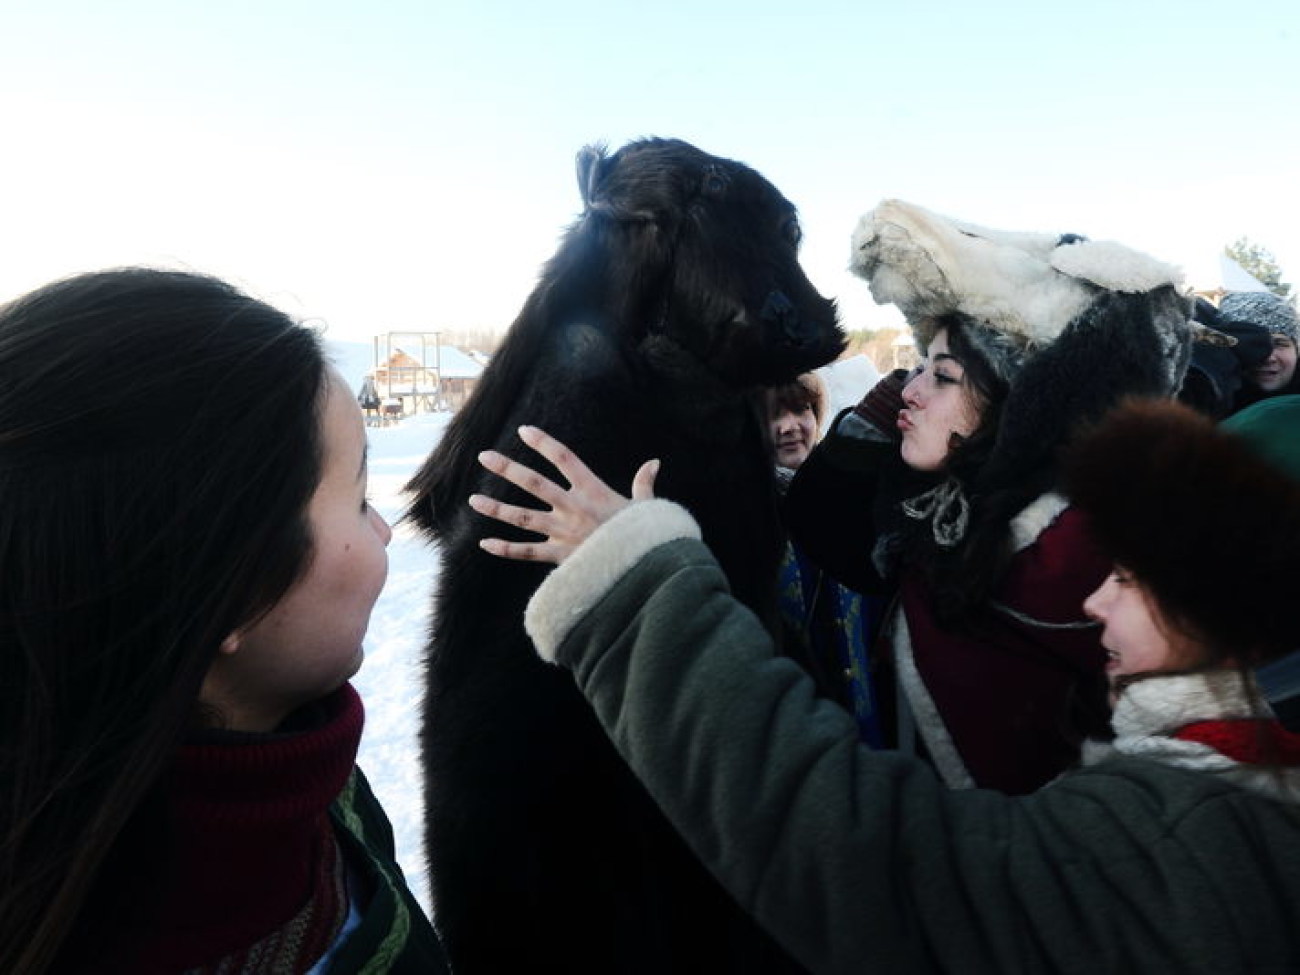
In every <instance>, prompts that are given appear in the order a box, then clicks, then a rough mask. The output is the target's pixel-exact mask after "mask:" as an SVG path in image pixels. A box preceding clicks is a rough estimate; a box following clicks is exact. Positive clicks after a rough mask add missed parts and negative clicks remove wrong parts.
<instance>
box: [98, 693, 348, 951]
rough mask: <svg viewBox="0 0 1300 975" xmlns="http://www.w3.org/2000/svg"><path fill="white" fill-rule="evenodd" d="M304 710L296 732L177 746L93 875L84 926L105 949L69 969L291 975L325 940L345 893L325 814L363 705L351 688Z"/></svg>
mask: <svg viewBox="0 0 1300 975" xmlns="http://www.w3.org/2000/svg"><path fill="white" fill-rule="evenodd" d="M310 710H311V711H312V712H314V713H312V714H311V715H310V717H309V719H308V722H307V723H308V725H309V726H308V727H305V728H304V729H303V730H300V731H284V732H277V733H274V734H269V735H254V734H243V733H231V732H205V733H203V734H202V735H201V736H200V737H198V738H196V739H195V740H193V741H192V742H190V743H188V744H186V745H185V746H184V747H183V748H182V749H181V750H180V753H179V754H178V756H177V758H176V761H175V763H174V765H173V766H172V768H171V769H170V770H169V772H168V773H167V775H166V776H165V777H164V779H163V781H162V782H161V784H160V787H159V789H158V790H157V792H156V793H155V798H154V799H153V800H151V801H150V802H148V803H146V804H145V806H144V807H143V808H142V809H141V810H140V813H139V814H138V815H137V816H136V817H135V818H134V819H133V820H132V823H131V825H130V827H128V830H127V831H125V833H124V835H123V837H122V839H121V842H119V844H118V846H117V848H116V849H115V854H114V857H113V859H112V861H111V862H110V864H109V865H108V869H107V870H106V872H105V876H104V877H103V878H102V882H101V884H100V887H99V890H98V896H97V897H96V912H97V914H98V915H99V916H98V917H97V918H92V919H90V920H91V922H92V923H91V927H92V929H93V930H95V931H96V932H97V933H98V934H99V935H102V936H103V938H104V939H105V941H106V942H107V944H108V945H111V946H112V950H111V951H105V950H104V948H105V947H106V946H105V945H96V946H95V947H94V948H89V947H88V952H89V951H93V952H95V957H93V958H88V959H87V967H85V968H79V970H82V971H94V972H119V971H120V972H127V971H129V972H132V973H153V972H158V973H162V972H168V973H177V972H204V971H213V970H216V969H217V968H218V966H220V967H221V968H222V970H225V971H239V972H248V973H254V972H277V973H279V972H301V971H306V970H307V969H308V968H309V967H310V966H311V965H312V964H313V963H314V962H315V961H316V960H318V959H319V958H320V957H321V955H323V954H324V953H325V951H326V950H327V949H328V948H329V946H330V945H331V944H333V942H334V941H335V939H336V938H337V936H338V933H339V931H340V930H341V928H342V924H343V921H344V919H345V918H346V916H347V910H348V899H347V891H346V884H345V879H344V878H345V870H344V867H343V863H342V859H341V855H340V852H339V847H338V843H337V840H336V839H335V835H334V830H333V827H332V825H331V823H330V820H329V815H328V810H329V806H330V804H331V803H332V802H333V801H334V799H335V798H337V797H338V795H339V793H340V792H341V791H342V789H343V787H344V786H345V785H346V783H347V780H348V777H349V776H350V775H351V774H352V770H353V768H354V767H355V762H356V753H357V747H358V745H359V744H360V741H361V729H362V724H363V722H364V711H363V709H362V705H361V699H360V697H359V696H358V695H357V693H356V691H355V690H354V689H353V688H352V686H351V685H345V686H344V687H342V688H340V689H339V690H338V691H337V692H335V693H334V694H332V695H331V696H330V697H329V698H327V699H325V700H323V701H321V702H318V703H317V704H316V705H314V706H312V709H310ZM299 720H300V721H301V714H300V715H299ZM94 940H96V941H98V940H99V939H98V938H95V939H94ZM250 949H255V950H250Z"/></svg>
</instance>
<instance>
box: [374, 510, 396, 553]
mask: <svg viewBox="0 0 1300 975" xmlns="http://www.w3.org/2000/svg"><path fill="white" fill-rule="evenodd" d="M370 513H371V514H372V515H373V516H374V519H375V533H376V534H378V535H379V537H380V539H381V540H382V541H383V543H384V548H387V547H388V543H389V542H391V541H392V540H393V527H392V525H390V524H389V523H388V520H387V519H386V518H385V517H384V516H383V515H381V514H380V513H379V512H378V511H376V510H375V509H374V508H371V509H370Z"/></svg>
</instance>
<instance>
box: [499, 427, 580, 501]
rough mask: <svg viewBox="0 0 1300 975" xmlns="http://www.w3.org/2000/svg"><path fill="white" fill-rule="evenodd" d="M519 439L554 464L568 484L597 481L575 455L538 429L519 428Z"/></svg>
mask: <svg viewBox="0 0 1300 975" xmlns="http://www.w3.org/2000/svg"><path fill="white" fill-rule="evenodd" d="M519 439H520V440H522V441H523V442H524V443H526V444H527V445H528V446H530V447H532V448H533V450H535V451H537V452H538V453H539V454H541V455H542V456H543V457H545V458H546V459H547V460H549V461H550V462H551V463H552V464H554V465H555V469H556V470H557V471H559V472H560V473H561V474H563V475H564V478H565V480H567V481H568V482H569V483H570V484H578V483H585V482H588V481H591V480H599V479H598V478H597V477H596V475H595V474H593V473H592V472H591V468H590V467H588V466H587V465H586V464H584V463H583V462H582V459H581V458H580V457H578V455H577V454H575V453H574V452H573V451H572V450H570V449H569V448H568V447H566V446H565V445H564V444H562V443H560V441H558V440H556V439H555V438H554V437H552V436H551V435H550V434H549V433H547V432H546V431H545V430H543V429H541V428H540V427H531V426H527V425H525V426H521V427H520V428H519ZM521 487H522V485H521Z"/></svg>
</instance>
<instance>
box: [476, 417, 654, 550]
mask: <svg viewBox="0 0 1300 975" xmlns="http://www.w3.org/2000/svg"><path fill="white" fill-rule="evenodd" d="M519 439H520V440H522V441H523V442H524V443H525V444H527V445H528V446H529V447H531V448H533V450H535V451H537V452H538V453H539V454H541V455H542V456H543V457H545V458H546V459H547V460H549V461H550V462H551V463H552V464H554V465H555V468H556V470H558V471H559V472H560V473H561V474H562V475H563V476H564V478H565V480H567V481H568V482H569V485H570V486H569V488H568V490H565V489H564V488H561V487H560V486H559V485H557V484H555V483H554V482H553V481H550V480H548V479H547V478H545V477H543V476H542V475H541V474H539V473H537V471H535V470H533V469H532V468H531V467H527V466H525V465H524V464H520V463H518V462H517V461H513V460H511V459H510V458H508V457H506V456H505V455H504V454H499V453H497V452H496V451H495V450H485V451H483V453H481V454H479V455H478V460H479V463H480V464H482V465H483V466H484V467H486V468H487V469H488V470H489V471H491V472H492V473H493V474H496V475H498V476H499V477H503V478H505V479H506V480H507V481H509V482H510V483H511V484H513V485H515V486H516V487H519V488H522V489H523V490H525V491H527V492H528V493H529V494H531V495H532V496H533V497H535V498H536V499H537V500H538V501H541V502H543V503H544V504H547V505H550V509H549V510H547V511H539V510H537V509H536V508H521V507H519V506H518V505H513V504H506V503H505V502H503V501H498V500H496V499H495V498H489V497H487V496H486V495H483V494H471V495H470V497H469V506H470V507H471V508H473V509H474V510H475V511H477V512H478V513H479V514H481V515H484V516H486V517H488V518H492V519H494V520H496V521H500V522H504V523H505V524H507V525H514V526H515V527H516V528H522V529H524V530H525V531H530V532H536V533H537V534H539V535H543V536H545V540H544V541H541V542H507V541H505V540H504V539H501V538H484V539H482V540H481V541H480V542H479V547H480V548H482V549H483V551H485V552H488V553H490V554H492V555H496V556H499V557H501V558H503V559H517V560H520V561H525V562H550V563H551V564H552V565H559V564H560V563H561V562H563V561H564V560H565V559H567V558H568V557H569V556H570V555H572V554H573V550H574V549H576V548H577V547H578V546H579V545H581V544H582V543H583V542H584V541H586V539H587V537H588V536H590V535H591V533H592V532H594V531H595V530H596V529H597V528H599V527H600V526H601V525H603V524H604V523H605V522H607V521H609V519H610V518H612V517H613V516H614V515H616V514H617V513H618V512H620V511H622V510H623V509H624V508H626V507H627V506H628V505H629V504H631V503H632V501H647V500H649V499H650V498H653V497H654V483H655V476H656V475H657V474H658V473H659V461H657V460H648V461H646V462H645V463H644V464H642V465H641V467H640V469H639V470H638V471H637V472H636V476H635V477H634V478H633V479H632V497H631V499H630V500H629V499H628V498H625V497H624V496H623V495H621V494H619V493H618V492H617V491H615V490H614V489H613V488H611V487H610V486H609V485H608V484H606V483H605V482H604V481H602V480H601V479H600V478H598V477H597V476H596V475H595V474H593V473H592V472H591V468H589V467H588V466H587V465H586V464H584V463H583V462H582V460H581V459H580V458H579V457H578V455H577V454H575V453H574V452H573V451H572V450H570V449H569V448H568V447H566V446H565V445H564V444H562V443H560V441H558V440H556V439H555V438H554V437H552V436H550V435H549V434H547V433H546V432H545V431H543V430H540V429H538V428H537V427H529V426H523V427H520V428H519Z"/></svg>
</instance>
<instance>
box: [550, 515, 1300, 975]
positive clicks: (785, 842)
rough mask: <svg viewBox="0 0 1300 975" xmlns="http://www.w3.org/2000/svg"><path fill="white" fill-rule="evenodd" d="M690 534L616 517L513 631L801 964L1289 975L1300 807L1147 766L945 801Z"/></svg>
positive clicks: (883, 969) (1294, 949)
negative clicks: (750, 606)
mask: <svg viewBox="0 0 1300 975" xmlns="http://www.w3.org/2000/svg"><path fill="white" fill-rule="evenodd" d="M697 538H698V529H697V528H696V527H695V526H694V522H693V521H691V519H690V517H689V515H687V514H686V513H685V512H684V511H683V510H682V509H680V508H678V507H677V506H675V505H672V504H670V503H668V502H664V501H650V502H640V503H637V504H634V505H631V506H630V507H628V508H627V509H625V510H624V511H623V512H621V513H620V514H619V515H618V516H616V517H615V518H614V519H613V520H611V521H610V522H608V523H606V524H605V525H604V526H602V527H601V528H600V529H599V530H598V531H597V532H596V533H595V534H594V535H593V536H592V537H591V539H589V540H588V541H587V542H586V543H584V545H583V546H582V547H580V548H579V549H578V551H577V552H576V553H575V554H574V555H573V556H572V557H571V558H570V559H569V560H568V561H566V563H565V564H564V565H563V566H561V567H560V568H559V569H557V570H556V571H555V572H553V573H551V575H550V576H549V577H548V578H547V580H546V582H545V583H544V584H543V586H542V587H541V588H540V589H539V590H538V592H537V594H536V596H535V597H534V599H533V601H532V603H530V605H529V607H528V613H527V625H528V628H529V632H530V634H531V635H532V637H533V639H534V642H535V643H536V644H537V647H538V651H539V653H541V654H542V656H543V657H546V658H548V659H552V660H554V661H555V662H557V663H559V664H560V665H562V666H565V667H568V668H571V669H572V670H573V672H574V676H575V678H576V680H577V683H578V686H579V687H580V688H581V690H582V691H583V693H584V694H586V696H587V697H588V698H589V699H590V701H591V703H592V705H593V707H594V709H595V712H596V714H597V716H598V717H599V719H600V721H601V722H602V724H603V725H604V727H605V729H606V731H607V732H608V733H609V735H610V737H611V739H612V740H613V741H614V743H615V744H616V745H617V747H618V748H619V750H620V751H621V752H622V754H623V755H624V757H625V758H626V759H627V761H628V762H629V764H630V765H631V766H632V768H633V769H634V771H635V772H636V774H637V775H638V776H639V777H640V778H641V779H642V781H643V782H644V783H645V784H646V786H647V788H648V789H649V790H650V792H651V793H652V794H653V795H654V796H655V798H656V799H657V801H658V802H659V803H660V805H661V806H662V807H663V808H664V810H665V811H666V813H667V814H668V816H669V818H670V819H671V820H672V821H673V822H674V824H675V825H676V827H677V828H678V829H679V830H680V831H681V833H682V834H683V836H684V837H685V838H686V839H687V841H688V842H689V843H690V844H691V846H692V847H693V849H694V850H695V852H696V853H697V855H698V856H699V857H700V858H701V860H702V861H703V862H704V863H705V864H706V865H707V866H708V867H709V869H710V870H712V871H713V872H714V873H715V874H716V875H717V876H718V878H719V879H720V880H721V882H722V883H723V884H724V885H725V886H726V887H727V889H728V890H729V891H730V892H731V893H732V895H733V896H735V897H736V899H737V900H738V901H739V902H740V903H741V904H742V905H743V906H744V907H745V908H746V909H747V910H749V911H751V912H752V913H753V914H754V915H755V917H756V918H757V919H758V920H759V922H760V923H761V924H762V925H763V926H764V927H766V928H767V929H768V930H769V931H770V932H771V933H772V934H773V935H774V936H775V937H776V938H777V939H778V940H779V941H780V942H782V944H783V945H784V946H785V947H786V948H787V949H788V950H789V951H790V952H791V953H792V954H793V955H794V956H795V957H796V958H797V959H799V960H800V961H801V962H802V963H803V964H804V965H806V966H807V967H808V968H809V969H810V970H811V971H813V972H817V973H821V972H828V973H829V972H836V973H838V972H870V973H891V975H892V973H912V972H960V973H963V975H976V973H982V972H987V973H997V975H1008V973H1017V972H1079V973H1087V975H1098V973H1108V975H1109V973H1122V972H1134V973H1138V972H1141V973H1151V972H1161V973H1164V972H1205V973H1216V975H1222V973H1227V972H1275V973H1282V972H1297V971H1300V816H1298V815H1297V808H1296V806H1295V805H1294V803H1288V802H1283V801H1278V800H1277V799H1275V798H1268V797H1266V796H1264V795H1261V794H1260V793H1258V792H1255V791H1251V790H1249V789H1245V788H1241V787H1238V786H1237V785H1234V784H1231V783H1229V782H1226V781H1221V780H1220V779H1219V778H1218V777H1216V776H1213V775H1210V774H1206V773H1203V772H1200V771H1189V770H1188V769H1185V768H1178V767H1173V766H1170V765H1167V764H1162V763H1160V762H1158V761H1153V760H1149V759H1140V758H1111V759H1107V760H1104V761H1102V762H1100V763H1099V764H1096V765H1093V766H1090V767H1087V768H1084V769H1080V770H1079V771H1076V772H1072V773H1070V774H1067V775H1065V776H1063V777H1061V778H1060V779H1058V780H1056V781H1055V782H1053V783H1052V784H1050V785H1048V786H1047V787H1045V788H1043V789H1041V790H1040V791H1038V792H1037V793H1035V794H1033V795H1029V796H1022V797H1007V796H1004V795H1001V794H998V793H993V792H988V791H981V790H972V791H964V792H953V791H949V790H947V789H946V788H944V787H943V786H942V785H941V784H940V783H939V782H938V781H937V779H936V778H935V776H934V774H933V773H932V772H931V771H930V769H929V768H928V767H927V766H925V765H924V764H923V763H921V762H919V761H916V760H912V759H908V758H906V757H903V756H900V755H897V754H892V753H888V752H872V751H870V750H868V749H867V748H865V747H862V746H861V745H859V744H858V742H857V736H856V732H855V727H854V723H853V719H852V717H850V716H849V715H848V714H847V713H846V712H845V711H843V710H841V709H840V708H838V707H836V706H835V705H833V704H830V703H828V702H826V701H822V700H818V699H817V698H815V696H814V694H813V688H812V684H811V682H810V681H809V680H808V679H807V677H806V676H805V675H804V674H803V673H802V672H801V671H800V670H799V668H798V667H797V665H795V664H794V663H792V662H791V661H789V660H786V659H782V658H780V657H777V656H774V654H773V651H772V647H771V645H770V642H769V640H768V637H767V635H766V633H765V631H764V630H763V628H762V627H761V626H760V625H759V623H758V621H757V620H756V619H755V618H754V617H753V616H752V615H751V614H750V613H749V612H748V611H747V610H746V609H744V608H743V607H742V606H741V605H740V604H738V603H737V602H736V601H735V600H734V599H732V598H731V596H730V595H729V594H728V592H727V587H726V583H725V580H724V578H723V576H722V574H721V572H720V570H719V569H718V566H717V564H716V563H715V562H714V560H713V558H712V557H711V555H710V554H709V552H708V550H707V549H706V548H705V547H704V546H703V545H702V544H701V543H700V542H699V541H698V540H696V539H697ZM971 693H979V688H978V687H973V688H972V689H971Z"/></svg>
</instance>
